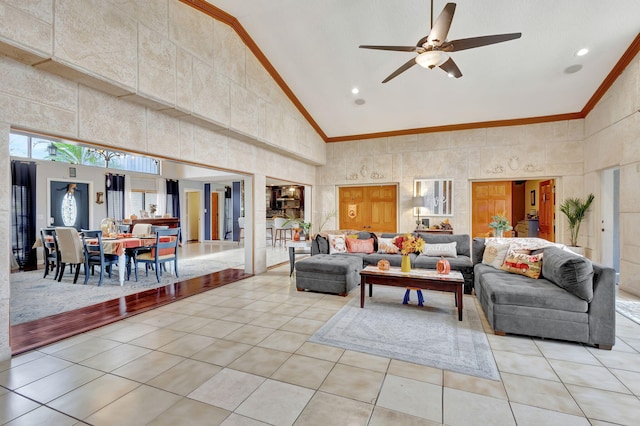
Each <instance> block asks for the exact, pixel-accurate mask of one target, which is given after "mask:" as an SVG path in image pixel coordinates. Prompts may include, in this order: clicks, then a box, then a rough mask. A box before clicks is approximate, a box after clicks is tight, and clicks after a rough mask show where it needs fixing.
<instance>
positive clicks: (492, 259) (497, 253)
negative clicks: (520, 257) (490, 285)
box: [482, 241, 511, 269]
mask: <svg viewBox="0 0 640 426" xmlns="http://www.w3.org/2000/svg"><path fill="white" fill-rule="evenodd" d="M509 247H511V244H509V243H506V244H500V243H497V242H494V241H491V242H488V243H487V245H486V246H485V248H484V253H483V255H482V263H484V264H485V265H489V266H493V267H494V268H496V269H500V268H502V264H503V263H504V259H505V257H507V252H508V251H509Z"/></svg>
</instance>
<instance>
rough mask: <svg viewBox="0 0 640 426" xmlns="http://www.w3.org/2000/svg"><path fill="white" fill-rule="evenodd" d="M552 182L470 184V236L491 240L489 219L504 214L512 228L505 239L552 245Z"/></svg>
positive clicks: (553, 185)
mask: <svg viewBox="0 0 640 426" xmlns="http://www.w3.org/2000/svg"><path fill="white" fill-rule="evenodd" d="M555 185H556V181H555V179H538V180H505V181H480V182H472V183H471V234H472V235H473V236H474V237H489V236H492V231H491V228H489V223H490V222H491V221H492V216H494V215H496V214H498V213H504V215H505V216H506V217H507V219H508V220H509V223H510V224H511V226H512V227H513V230H512V231H509V232H508V233H505V236H513V237H539V238H544V239H546V240H549V241H552V242H553V241H555V205H556V200H555V192H556V191H555Z"/></svg>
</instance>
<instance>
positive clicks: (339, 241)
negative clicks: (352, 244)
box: [329, 234, 347, 254]
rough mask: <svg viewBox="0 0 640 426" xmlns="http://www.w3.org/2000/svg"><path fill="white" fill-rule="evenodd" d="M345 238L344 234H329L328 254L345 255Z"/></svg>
mask: <svg viewBox="0 0 640 426" xmlns="http://www.w3.org/2000/svg"><path fill="white" fill-rule="evenodd" d="M346 239H347V237H346V236H345V235H344V234H340V235H333V234H329V254H335V253H346V252H347V243H346V242H345V240H346Z"/></svg>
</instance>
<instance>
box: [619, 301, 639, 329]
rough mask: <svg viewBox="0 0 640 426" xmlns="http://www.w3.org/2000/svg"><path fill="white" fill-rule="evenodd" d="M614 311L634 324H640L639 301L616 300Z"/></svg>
mask: <svg viewBox="0 0 640 426" xmlns="http://www.w3.org/2000/svg"><path fill="white" fill-rule="evenodd" d="M616 311H618V313H619V314H621V315H624V316H625V317H627V318H629V319H630V320H631V321H633V322H635V323H636V324H640V302H637V301H633V300H617V301H616Z"/></svg>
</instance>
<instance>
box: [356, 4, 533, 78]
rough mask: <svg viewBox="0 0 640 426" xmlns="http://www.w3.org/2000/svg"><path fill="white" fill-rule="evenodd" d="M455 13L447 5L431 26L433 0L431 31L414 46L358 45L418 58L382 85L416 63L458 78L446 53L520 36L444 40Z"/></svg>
mask: <svg viewBox="0 0 640 426" xmlns="http://www.w3.org/2000/svg"><path fill="white" fill-rule="evenodd" d="M455 11H456V4H455V3H447V4H446V5H445V7H444V9H442V12H440V15H439V16H438V19H436V23H435V25H434V24H433V0H431V21H432V22H431V31H429V34H427V35H426V36H425V37H423V38H421V39H420V40H418V43H417V44H416V45H415V46H371V45H360V46H359V47H360V48H362V49H378V50H394V51H398V52H415V53H417V54H418V56H416V57H415V58H411V59H410V60H409V61H407V62H406V63H405V64H404V65H402V66H401V67H400V68H398V69H397V70H395V71H394V72H392V73H391V74H390V75H389V77H387V78H385V79H384V80H383V81H382V82H383V83H386V82H387V81H389V80H391V79H392V78H395V77H397V76H398V75H400V74H402V73H403V72H405V71H406V70H408V69H409V68H411V67H412V66H414V65H415V64H419V65H420V66H422V67H424V68H430V69H432V68H435V67H440V68H441V69H443V70H444V71H445V72H446V73H447V74H449V76H450V77H455V78H460V77H462V73H461V72H460V69H459V68H458V66H457V65H456V63H455V62H454V61H453V59H452V58H451V57H449V55H448V53H450V52H459V51H460V50H466V49H473V48H475V47H482V46H487V45H490V44H496V43H502V42H504V41H509V40H514V39H517V38H520V37H521V36H522V33H510V34H497V35H490V36H482V37H471V38H462V39H459V40H451V41H447V34H448V33H449V27H451V21H453V14H454V13H455Z"/></svg>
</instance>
